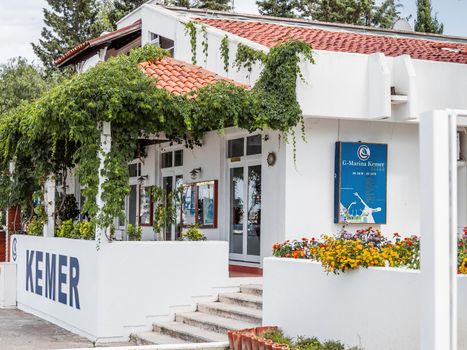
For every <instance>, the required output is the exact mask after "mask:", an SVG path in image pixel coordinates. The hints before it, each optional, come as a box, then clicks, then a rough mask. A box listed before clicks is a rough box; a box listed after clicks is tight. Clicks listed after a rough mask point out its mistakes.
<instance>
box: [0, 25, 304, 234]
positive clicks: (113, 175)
mask: <svg viewBox="0 0 467 350" xmlns="http://www.w3.org/2000/svg"><path fill="white" fill-rule="evenodd" d="M187 28H191V27H187ZM190 32H192V29H190ZM242 50H243V52H246V51H247V50H246V49H242ZM167 55H168V52H167V51H165V50H163V49H160V48H158V47H155V46H153V45H147V46H145V47H143V48H138V49H134V50H132V51H131V52H130V53H129V55H119V56H117V57H114V58H111V59H109V60H108V61H106V62H101V63H99V64H97V65H96V66H95V67H93V68H91V69H89V70H88V71H86V72H85V73H81V74H79V75H75V76H73V77H72V78H71V79H69V80H67V81H65V82H63V83H61V84H59V85H57V86H55V87H54V88H52V89H51V90H50V91H48V92H47V93H46V94H45V95H43V96H42V97H41V98H40V99H39V100H37V101H34V102H33V103H29V104H24V105H22V106H20V107H19V108H17V109H15V110H14V111H12V112H9V113H8V114H6V115H3V116H1V117H0V155H1V157H0V173H2V175H9V173H8V164H9V162H10V161H13V160H14V161H16V168H15V169H16V170H15V171H14V173H13V174H11V175H12V179H13V180H10V178H9V177H8V176H2V177H0V179H1V180H0V194H2V195H3V194H4V195H6V196H7V197H11V196H13V195H15V193H16V192H15V191H16V190H17V188H16V187H15V186H14V185H12V183H15V184H20V185H19V186H20V188H21V191H19V192H17V193H19V194H20V196H22V197H26V196H32V194H33V193H34V190H35V189H36V187H37V186H39V188H40V186H42V184H43V183H44V181H45V179H46V178H47V176H49V175H50V174H58V173H60V172H62V171H64V170H66V169H71V168H75V169H76V172H77V174H78V176H79V179H80V183H81V184H82V185H83V188H84V193H83V195H84V198H85V199H86V201H85V204H84V207H83V211H84V212H86V213H87V214H88V215H89V216H90V217H91V218H92V222H93V224H94V225H98V226H100V227H102V228H109V227H110V226H111V224H112V221H113V219H114V218H115V217H122V216H123V215H124V213H123V211H122V206H123V203H124V199H125V196H126V195H127V194H128V193H129V184H128V181H129V174H128V163H129V162H130V161H131V160H132V159H133V158H134V155H135V150H136V149H138V140H140V139H144V138H145V137H147V136H149V135H154V134H160V133H163V134H164V135H165V136H166V137H167V138H168V139H170V140H171V141H172V142H177V143H183V144H185V146H186V147H195V146H197V145H200V144H201V140H202V137H203V135H204V133H206V132H207V131H212V130H218V131H220V132H222V130H223V129H224V128H227V127H239V128H243V129H246V130H248V131H250V132H251V131H255V130H262V129H266V128H269V129H273V130H277V131H279V132H280V133H281V134H282V135H284V137H285V138H287V135H290V134H292V135H293V130H294V128H295V127H296V126H297V125H300V123H301V124H302V125H303V117H302V112H301V109H300V106H299V104H298V102H297V99H296V81H297V78H298V77H299V76H300V69H299V61H300V59H301V58H302V57H303V59H305V60H307V61H309V62H313V57H312V49H311V47H310V46H308V45H307V44H305V43H303V42H300V41H289V42H286V43H283V44H280V45H278V46H276V47H274V48H272V49H270V51H269V53H267V54H265V53H261V54H260V53H254V55H256V56H257V57H260V59H261V61H262V63H263V66H264V69H263V71H262V73H261V75H260V77H259V80H258V81H257V83H256V84H255V86H254V87H253V88H251V89H246V88H245V87H243V86H236V85H233V84H231V83H230V82H226V81H220V82H217V83H215V84H212V85H208V86H206V87H203V88H201V89H199V90H196V91H193V92H192V93H189V94H186V95H172V94H170V93H168V92H167V91H166V90H164V89H157V88H155V87H154V79H152V78H149V77H148V76H146V75H144V74H143V72H142V71H141V69H140V68H139V66H138V64H139V63H141V62H147V61H150V62H156V61H158V60H160V59H162V58H163V57H165V56H167ZM250 60H251V55H249V54H248V55H246V54H245V55H244V56H241V55H237V57H236V62H238V64H245V63H247V62H249V61H250ZM246 67H248V64H247V66H246ZM103 122H110V123H111V132H112V142H111V151H110V152H109V153H108V154H107V155H106V156H105V159H104V169H103V171H102V175H103V176H105V179H106V180H105V181H104V183H103V187H102V190H103V192H102V199H103V201H104V207H103V209H102V211H98V207H97V204H96V200H95V198H96V195H97V192H98V182H99V173H98V172H99V164H100V161H99V152H100V151H101V148H100V147H101V145H100V142H101V140H100V137H101V129H102V123H103ZM294 139H295V137H294ZM5 178H6V179H7V180H5ZM153 195H154V194H153ZM23 199H24V198H23Z"/></svg>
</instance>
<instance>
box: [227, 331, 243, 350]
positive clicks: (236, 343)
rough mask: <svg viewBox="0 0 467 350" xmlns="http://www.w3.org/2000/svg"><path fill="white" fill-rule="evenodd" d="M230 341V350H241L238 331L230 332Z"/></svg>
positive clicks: (240, 336) (240, 338) (240, 337)
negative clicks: (231, 344)
mask: <svg viewBox="0 0 467 350" xmlns="http://www.w3.org/2000/svg"><path fill="white" fill-rule="evenodd" d="M229 341H230V340H229ZM232 342H233V346H231V347H230V348H231V349H232V350H242V335H241V333H240V332H236V331H233V332H232Z"/></svg>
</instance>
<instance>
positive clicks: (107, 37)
mask: <svg viewBox="0 0 467 350" xmlns="http://www.w3.org/2000/svg"><path fill="white" fill-rule="evenodd" d="M138 30H141V20H140V19H139V20H137V21H136V22H134V23H132V24H130V25H128V26H126V27H122V28H120V29H117V30H114V31H113V32H110V33H107V34H104V35H101V36H99V37H97V38H94V39H91V40H88V41H85V42H84V43H82V44H79V45H78V46H75V47H74V48H72V49H71V50H70V51H68V52H66V53H65V54H63V55H62V56H60V57H59V58H57V59H56V60H55V61H54V65H56V66H59V65H61V64H62V63H64V62H65V61H67V60H68V59H70V58H71V57H73V56H75V55H77V54H79V53H81V52H82V51H83V50H85V49H87V48H88V47H95V46H99V45H102V44H105V43H106V42H109V41H112V40H114V39H116V38H120V37H123V36H125V35H127V34H130V33H133V32H135V31H138Z"/></svg>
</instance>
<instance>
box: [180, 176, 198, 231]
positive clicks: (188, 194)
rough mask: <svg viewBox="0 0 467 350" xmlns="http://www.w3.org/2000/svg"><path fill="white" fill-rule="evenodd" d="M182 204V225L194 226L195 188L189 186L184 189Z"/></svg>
mask: <svg viewBox="0 0 467 350" xmlns="http://www.w3.org/2000/svg"><path fill="white" fill-rule="evenodd" d="M182 202H183V210H182V222H183V225H185V226H188V225H194V223H195V211H196V186H193V185H190V186H186V187H185V193H184V194H183V198H182Z"/></svg>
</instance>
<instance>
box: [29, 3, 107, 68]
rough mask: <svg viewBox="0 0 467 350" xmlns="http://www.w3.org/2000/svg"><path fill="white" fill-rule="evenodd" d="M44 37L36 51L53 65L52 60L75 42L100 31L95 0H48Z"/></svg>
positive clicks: (47, 66)
mask: <svg viewBox="0 0 467 350" xmlns="http://www.w3.org/2000/svg"><path fill="white" fill-rule="evenodd" d="M47 4H48V7H47V8H44V10H43V11H44V23H45V27H43V28H42V32H41V38H40V39H39V42H38V43H33V44H32V47H33V50H34V53H35V54H36V55H37V57H39V59H40V60H41V61H42V63H43V65H44V66H45V67H46V68H47V69H50V68H52V67H53V60H54V59H56V58H57V57H59V56H60V55H62V54H64V53H65V52H67V51H68V50H70V49H71V48H73V47H74V46H76V45H77V44H79V43H82V42H84V41H86V40H88V39H90V38H92V37H94V36H97V35H98V34H99V26H97V25H96V23H97V21H96V17H97V14H98V7H97V5H96V0H47Z"/></svg>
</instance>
